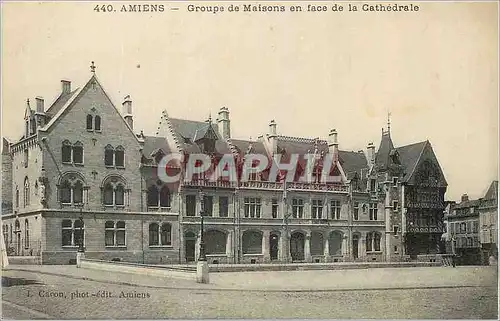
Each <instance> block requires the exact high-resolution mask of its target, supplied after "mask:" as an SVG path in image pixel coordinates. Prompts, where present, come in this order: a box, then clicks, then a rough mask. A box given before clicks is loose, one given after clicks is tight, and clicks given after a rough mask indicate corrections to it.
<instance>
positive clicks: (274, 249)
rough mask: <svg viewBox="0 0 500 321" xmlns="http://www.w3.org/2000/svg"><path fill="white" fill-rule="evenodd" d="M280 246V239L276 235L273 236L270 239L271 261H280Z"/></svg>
mask: <svg viewBox="0 0 500 321" xmlns="http://www.w3.org/2000/svg"><path fill="white" fill-rule="evenodd" d="M278 245H279V237H278V235H276V234H271V235H270V237H269V252H270V253H269V254H270V255H271V261H274V260H277V259H278Z"/></svg>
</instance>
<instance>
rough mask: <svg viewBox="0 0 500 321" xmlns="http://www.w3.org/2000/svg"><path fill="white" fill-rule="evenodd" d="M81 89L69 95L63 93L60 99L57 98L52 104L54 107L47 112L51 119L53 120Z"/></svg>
mask: <svg viewBox="0 0 500 321" xmlns="http://www.w3.org/2000/svg"><path fill="white" fill-rule="evenodd" d="M79 89H80V88H76V89H75V90H73V91H72V92H69V93H61V94H60V95H59V97H57V98H56V100H55V101H54V103H52V105H51V106H50V107H49V108H48V109H47V110H46V111H45V114H46V115H47V116H48V117H49V118H53V117H54V116H55V115H57V113H58V112H59V111H60V110H61V109H62V108H63V107H64V105H65V104H66V103H67V102H68V100H69V99H70V98H71V97H73V95H74V94H75V93H76V92H77V91H78V90H79Z"/></svg>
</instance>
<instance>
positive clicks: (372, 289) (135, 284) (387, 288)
mask: <svg viewBox="0 0 500 321" xmlns="http://www.w3.org/2000/svg"><path fill="white" fill-rule="evenodd" d="M4 271H21V272H28V273H34V274H44V275H51V276H59V277H65V278H69V279H75V280H84V281H92V282H100V283H108V284H115V285H124V286H134V287H136V286H140V287H144V288H151V289H166V290H189V291H203V290H205V291H214V292H259V293H261V292H267V293H290V292H298V293H310V292H348V291H349V292H351V291H387V290H432V289H456V288H495V289H496V288H497V287H495V286H483V285H442V286H421V287H416V286H409V287H380V288H337V289H255V288H254V289H252V288H250V289H244V288H221V287H203V286H200V287H182V286H177V287H174V286H162V285H146V284H138V283H130V282H121V281H109V280H99V279H95V278H89V277H81V276H74V275H68V274H61V273H53V272H42V271H34V270H28V269H9V268H7V269H4Z"/></svg>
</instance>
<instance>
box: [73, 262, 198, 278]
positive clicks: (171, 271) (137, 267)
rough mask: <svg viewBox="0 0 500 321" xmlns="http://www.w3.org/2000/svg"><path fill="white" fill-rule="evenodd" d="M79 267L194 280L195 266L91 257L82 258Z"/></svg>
mask: <svg viewBox="0 0 500 321" xmlns="http://www.w3.org/2000/svg"><path fill="white" fill-rule="evenodd" d="M80 267H81V268H86V269H95V270H101V271H109V272H120V273H132V274H141V275H149V276H162V277H172V278H179V279H187V280H192V281H196V267H191V266H160V265H147V264H136V263H126V262H109V261H101V260H93V259H82V260H81V266H80Z"/></svg>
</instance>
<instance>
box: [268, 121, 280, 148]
mask: <svg viewBox="0 0 500 321" xmlns="http://www.w3.org/2000/svg"><path fill="white" fill-rule="evenodd" d="M268 137H269V142H270V143H271V149H272V152H273V155H274V154H276V153H278V135H277V134H276V122H275V121H274V119H273V120H271V122H270V123H269V134H268Z"/></svg>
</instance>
